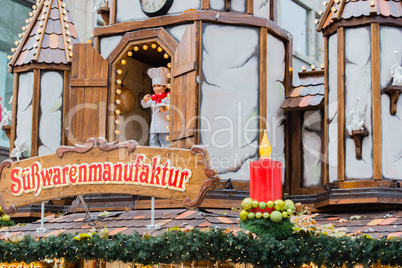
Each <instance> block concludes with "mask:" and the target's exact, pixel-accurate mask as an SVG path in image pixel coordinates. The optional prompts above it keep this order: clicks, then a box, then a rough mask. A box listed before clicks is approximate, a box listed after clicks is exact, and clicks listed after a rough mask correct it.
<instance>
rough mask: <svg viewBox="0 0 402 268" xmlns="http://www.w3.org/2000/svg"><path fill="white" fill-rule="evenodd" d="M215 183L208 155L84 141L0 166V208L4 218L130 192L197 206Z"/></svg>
mask: <svg viewBox="0 0 402 268" xmlns="http://www.w3.org/2000/svg"><path fill="white" fill-rule="evenodd" d="M218 182H219V176H218V175H217V173H216V171H214V170H212V169H211V168H210V166H209V161H208V152H207V151H206V150H205V149H204V148H203V147H201V146H193V147H192V148H191V149H173V148H154V147H142V146H138V144H137V142H135V141H127V142H124V143H119V144H115V143H107V142H106V140H105V139H104V138H98V139H96V140H95V138H91V139H88V140H87V141H86V143H85V144H84V145H82V146H80V145H76V146H75V147H70V146H61V147H60V148H58V149H57V152H56V154H51V155H45V156H41V157H33V158H29V159H26V160H21V161H19V162H12V161H11V160H6V161H4V162H3V163H2V164H1V165H0V205H1V207H2V208H3V211H4V212H5V213H7V214H11V213H13V212H15V208H17V207H21V206H26V205H28V204H32V203H37V202H42V201H46V200H52V199H56V198H63V197H67V196H76V195H84V194H95V193H107V194H130V195H143V196H154V197H160V198H169V199H176V200H183V204H184V206H185V207H187V208H195V207H198V206H199V205H200V204H201V202H202V199H203V198H204V196H205V194H206V193H207V192H209V191H210V190H212V189H213V188H214V187H215V185H216V184H217V183H218Z"/></svg>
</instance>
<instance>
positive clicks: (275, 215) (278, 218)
mask: <svg viewBox="0 0 402 268" xmlns="http://www.w3.org/2000/svg"><path fill="white" fill-rule="evenodd" d="M269 219H270V220H271V221H272V222H274V223H278V222H280V221H281V220H282V213H281V212H279V211H277V210H275V211H272V213H271V215H269Z"/></svg>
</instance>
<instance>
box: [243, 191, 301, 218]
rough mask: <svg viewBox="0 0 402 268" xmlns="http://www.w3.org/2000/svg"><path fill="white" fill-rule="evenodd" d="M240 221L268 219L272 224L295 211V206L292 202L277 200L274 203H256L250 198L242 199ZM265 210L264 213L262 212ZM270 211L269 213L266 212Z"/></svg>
mask: <svg viewBox="0 0 402 268" xmlns="http://www.w3.org/2000/svg"><path fill="white" fill-rule="evenodd" d="M241 208H242V210H241V211H240V215H239V216H240V219H241V220H242V221H247V220H248V219H249V220H252V219H261V218H263V219H270V220H271V221H272V222H274V223H278V222H280V221H282V219H285V218H288V217H289V216H290V215H292V213H293V212H294V211H295V204H294V203H293V201H292V200H290V199H286V200H285V201H283V200H281V199H278V200H276V201H268V202H266V203H265V202H258V201H255V200H253V199H251V198H250V197H247V198H244V199H243V201H242V202H241ZM264 210H265V211H264ZM267 210H268V211H271V213H269V212H268V211H267Z"/></svg>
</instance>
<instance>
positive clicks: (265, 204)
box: [258, 202, 267, 209]
mask: <svg viewBox="0 0 402 268" xmlns="http://www.w3.org/2000/svg"><path fill="white" fill-rule="evenodd" d="M258 206H259V207H260V209H265V208H266V207H267V203H265V202H260V204H259V205H258Z"/></svg>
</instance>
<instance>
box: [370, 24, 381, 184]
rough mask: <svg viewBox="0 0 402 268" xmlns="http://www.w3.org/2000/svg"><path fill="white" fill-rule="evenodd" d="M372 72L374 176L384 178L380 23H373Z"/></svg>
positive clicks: (378, 178)
mask: <svg viewBox="0 0 402 268" xmlns="http://www.w3.org/2000/svg"><path fill="white" fill-rule="evenodd" d="M371 59H372V63H371V72H372V86H373V88H372V98H373V104H372V107H373V127H372V135H373V178H374V180H381V179H382V162H381V160H382V154H381V81H380V80H381V73H380V72H381V70H380V25H379V24H378V23H372V24H371Z"/></svg>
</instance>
